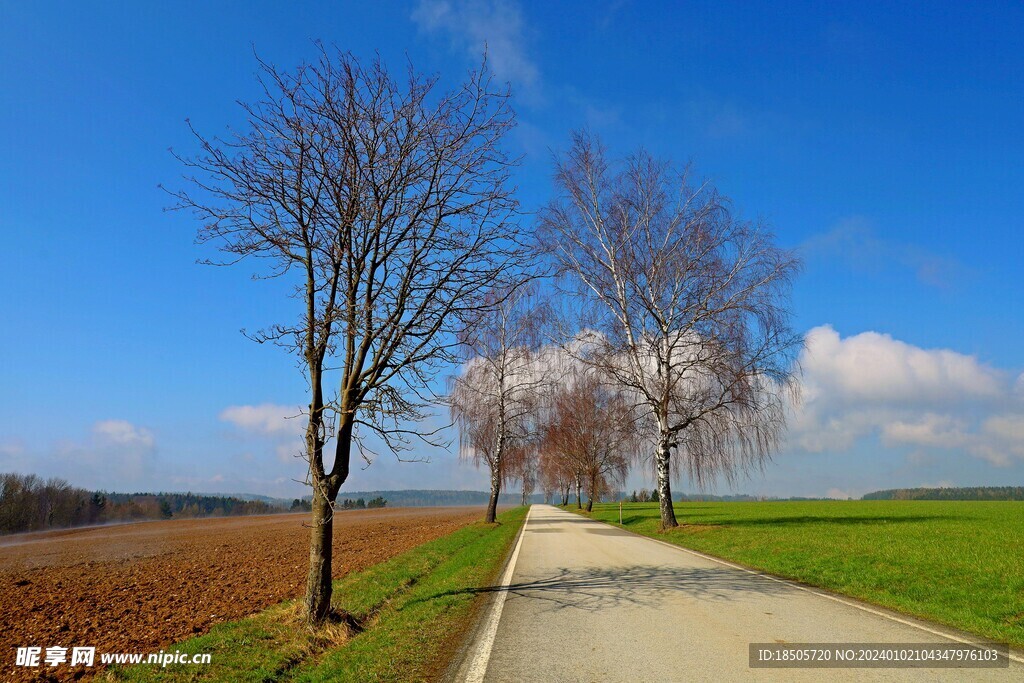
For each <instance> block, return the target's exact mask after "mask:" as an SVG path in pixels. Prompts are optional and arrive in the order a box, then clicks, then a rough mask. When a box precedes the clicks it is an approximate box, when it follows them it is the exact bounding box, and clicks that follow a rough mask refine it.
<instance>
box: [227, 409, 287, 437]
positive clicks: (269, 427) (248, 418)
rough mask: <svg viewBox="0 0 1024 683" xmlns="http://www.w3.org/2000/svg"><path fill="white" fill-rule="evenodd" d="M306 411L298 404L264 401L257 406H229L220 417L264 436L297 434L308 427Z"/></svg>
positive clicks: (240, 427)
mask: <svg viewBox="0 0 1024 683" xmlns="http://www.w3.org/2000/svg"><path fill="white" fill-rule="evenodd" d="M304 413H305V411H304V410H303V409H302V408H300V407H297V406H286V405H278V404H275V403H262V404H260V405H255V406H229V407H227V408H225V409H224V410H222V411H221V413H220V416H219V417H220V419H221V420H223V421H224V422H230V423H231V424H233V425H235V426H236V427H238V428H239V429H242V430H243V431H246V432H251V433H254V434H259V435H262V436H295V435H299V434H302V433H303V431H304V430H305V428H306V421H305V419H304Z"/></svg>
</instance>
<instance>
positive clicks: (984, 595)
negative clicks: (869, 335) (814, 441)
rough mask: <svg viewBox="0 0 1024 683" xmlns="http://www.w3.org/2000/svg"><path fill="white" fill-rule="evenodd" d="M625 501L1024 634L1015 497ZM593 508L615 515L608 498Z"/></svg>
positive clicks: (923, 605) (758, 555) (916, 607)
mask: <svg viewBox="0 0 1024 683" xmlns="http://www.w3.org/2000/svg"><path fill="white" fill-rule="evenodd" d="M675 509H676V515H677V517H678V520H679V522H680V524H681V525H682V526H680V527H679V528H677V529H674V530H671V531H668V532H661V531H659V530H658V522H659V516H658V505H657V503H625V504H623V526H625V527H626V528H627V529H629V530H631V531H635V532H637V533H641V534H645V535H649V536H652V537H655V538H659V539H661V540H665V541H669V542H671V543H676V544H678V545H682V546H685V547H687V548H693V549H694V550H699V551H702V552H705V553H708V554H710V555H715V556H718V557H722V558H725V559H728V560H732V561H734V562H737V563H739V564H743V565H746V566H748V567H753V568H756V569H760V570H763V571H766V572H769V573H771V574H775V575H778V576H784V577H786V578H790V579H795V580H797V581H801V582H804V583H807V584H810V585H813V586H819V587H822V588H826V589H829V590H832V591H836V592H838V593H844V594H846V595H850V596H853V597H856V598H861V599H863V600H866V601H869V602H873V603H876V604H878V605H883V606H885V607H889V608H891V609H895V610H898V611H900V612H904V613H907V614H911V615H915V616H919V617H924V618H927V619H931V620H933V621H936V622H939V623H943V624H947V625H949V626H953V627H956V628H960V629H963V630H965V631H970V632H973V633H976V634H979V635H981V636H984V637H987V638H992V639H994V640H997V641H1001V642H1009V643H1010V644H1011V645H1014V646H1017V647H1021V646H1024V502H952V501H812V502H763V503H677V504H676V506H675ZM592 516H593V517H594V518H595V519H599V520H602V521H605V522H612V523H616V524H617V523H618V518H619V507H618V504H604V505H597V506H595V508H594V512H593V514H592Z"/></svg>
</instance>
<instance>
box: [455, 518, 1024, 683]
mask: <svg viewBox="0 0 1024 683" xmlns="http://www.w3.org/2000/svg"><path fill="white" fill-rule="evenodd" d="M502 584H503V586H502V587H498V589H497V590H495V591H494V598H493V599H492V600H491V604H490V605H489V607H488V610H489V611H488V613H487V614H486V615H485V617H484V619H483V621H482V624H481V626H480V627H479V628H478V629H477V634H476V639H475V642H474V643H473V644H472V645H471V647H470V648H469V654H468V656H467V658H466V660H465V662H464V663H463V666H462V668H461V669H460V671H459V672H458V676H457V677H458V678H459V679H461V680H467V681H479V680H484V681H487V682H489V683H499V682H505V681H508V682H515V683H526V682H529V681H640V680H643V681H716V682H721V681H733V680H758V681H760V680H765V681H820V680H829V681H846V680H849V681H893V680H899V681H902V680H908V681H975V680H978V681H1003V680H1006V681H1009V680H1013V681H1021V680H1024V665H1022V664H1021V663H1019V662H1016V661H1011V662H1010V668H999V669H966V668H958V669H942V668H929V669H919V670H915V669H898V668H883V669H877V668H876V669H872V668H856V669H820V668H817V669H808V668H804V669H801V668H785V669H752V668H750V666H749V659H748V657H749V644H750V643H782V642H785V643H942V644H950V645H958V644H959V643H957V642H956V641H955V640H954V639H955V638H965V636H964V635H963V634H956V633H953V632H951V631H947V630H946V629H944V628H941V627H937V626H934V625H930V624H927V623H924V622H913V621H911V620H908V619H906V618H903V617H898V616H896V615H890V614H887V613H885V612H883V611H882V610H876V609H875V608H870V607H868V606H866V605H862V604H861V603H856V602H854V601H852V600H850V601H847V600H845V599H837V598H834V597H828V596H826V595H824V594H822V593H819V592H816V591H811V590H807V589H805V588H803V587H799V586H796V585H794V584H791V583H788V582H785V581H781V580H778V579H774V578H772V577H767V576H763V575H758V574H756V573H753V572H749V571H746V570H743V569H740V568H736V567H732V566H729V565H727V564H724V563H721V562H718V561H715V560H713V559H710V558H706V557H703V556H701V555H698V554H695V553H691V552H688V551H684V550H680V549H677V548H675V547H670V546H668V545H667V544H664V543H660V542H658V541H655V540H651V539H647V538H642V537H640V536H636V535H634V534H630V533H628V532H625V531H622V530H621V529H618V528H615V527H611V526H608V525H606V524H601V523H599V522H593V521H591V520H588V519H585V518H583V517H580V516H579V515H576V514H573V513H571V512H565V511H562V510H559V509H557V508H554V507H551V506H547V505H535V506H533V508H532V510H531V512H530V516H529V518H528V520H527V523H526V526H525V527H524V530H523V533H522V537H521V540H520V543H519V546H518V547H517V549H516V551H515V552H514V553H513V557H512V560H511V561H510V564H509V567H508V568H507V569H506V572H505V575H504V577H503V579H502ZM869 610H872V611H869ZM874 612H877V613H874ZM901 622H907V623H901ZM943 634H948V635H949V636H951V637H952V638H950V637H944V635H943Z"/></svg>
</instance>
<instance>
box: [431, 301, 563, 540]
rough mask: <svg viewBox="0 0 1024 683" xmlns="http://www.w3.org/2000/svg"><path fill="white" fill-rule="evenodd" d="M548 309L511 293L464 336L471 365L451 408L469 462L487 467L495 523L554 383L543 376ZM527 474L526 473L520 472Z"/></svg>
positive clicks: (458, 381)
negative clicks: (505, 486)
mask: <svg viewBox="0 0 1024 683" xmlns="http://www.w3.org/2000/svg"><path fill="white" fill-rule="evenodd" d="M541 321H542V307H541V306H540V305H539V304H538V303H537V301H536V298H535V296H534V293H533V289H532V288H531V287H521V288H519V289H518V290H516V291H513V292H510V293H507V294H506V295H504V296H503V300H502V301H501V302H500V303H499V304H498V305H496V306H495V307H494V308H492V309H490V310H489V311H487V312H485V313H484V314H482V315H481V316H480V318H479V319H478V320H477V321H476V324H475V325H473V326H472V327H471V328H469V329H468V330H467V331H466V333H464V334H463V335H462V338H461V339H462V348H463V352H464V353H465V356H466V362H465V364H464V365H463V367H462V369H461V374H459V375H458V376H456V377H454V378H452V388H451V392H450V394H449V398H448V401H449V406H450V407H451V413H452V417H453V418H454V419H455V422H456V424H457V425H458V427H459V437H460V439H459V440H460V446H461V452H462V455H463V457H466V458H470V459H472V460H473V461H475V462H476V463H477V464H478V465H480V464H484V465H487V468H488V470H489V472H490V479H491V495H490V499H489V500H488V503H487V516H486V521H487V522H488V523H493V522H494V520H495V515H496V509H497V505H498V496H499V495H500V494H501V485H502V483H504V482H508V481H511V480H514V479H515V478H516V475H517V468H516V467H514V466H513V465H514V461H516V460H519V459H521V458H526V457H529V456H530V454H531V452H532V451H531V450H530V446H529V444H528V441H529V439H530V438H531V436H532V433H533V422H534V416H535V410H536V406H537V402H538V396H539V394H540V392H541V391H542V389H543V387H544V386H545V383H546V382H547V381H548V378H546V377H544V376H543V374H542V373H540V372H538V363H537V362H538V358H539V350H540V346H541V333H540V325H541ZM520 469H521V468H520Z"/></svg>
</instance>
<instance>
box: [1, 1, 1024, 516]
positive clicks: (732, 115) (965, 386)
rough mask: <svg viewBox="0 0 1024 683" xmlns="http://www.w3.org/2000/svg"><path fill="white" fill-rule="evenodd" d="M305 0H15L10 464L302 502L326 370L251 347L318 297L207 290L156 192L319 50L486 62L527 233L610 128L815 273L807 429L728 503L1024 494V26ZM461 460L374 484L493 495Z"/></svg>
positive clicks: (7, 316) (964, 16) (798, 430)
mask: <svg viewBox="0 0 1024 683" xmlns="http://www.w3.org/2000/svg"><path fill="white" fill-rule="evenodd" d="M293 5H294V3H259V2H245V3H242V2H236V3H230V2H218V3H187V2H178V3H165V4H163V5H158V4H156V3H127V2H125V3H113V2H111V3H93V4H87V3H71V2H67V3H42V2H40V3H15V2H3V1H0V92H2V94H3V98H2V101H3V106H2V107H0V234H2V237H3V242H2V243H3V250H4V255H5V258H4V260H3V267H2V268H0V293H2V297H0V331H2V333H0V471H5V470H11V469H16V470H21V471H34V472H37V473H40V474H44V475H61V476H64V477H65V478H67V479H69V480H71V481H72V482H73V483H76V484H79V485H83V486H90V487H105V488H108V489H117V490H126V489H131V490H135V489H154V488H160V489H168V490H184V489H191V490H196V491H251V492H255V493H267V494H274V495H286V496H291V495H299V494H301V493H302V492H303V488H302V487H301V486H300V485H299V484H297V483H295V482H294V481H293V480H295V479H301V478H302V475H303V468H302V464H301V462H300V461H298V460H295V459H293V458H291V457H290V455H291V453H292V452H294V450H295V449H296V446H295V443H294V442H295V435H294V433H295V431H296V425H297V421H294V420H292V421H288V420H283V419H281V418H282V416H284V415H287V414H291V413H293V412H294V409H293V408H291V406H296V405H298V404H300V403H302V402H303V400H304V392H303V390H304V384H303V382H302V380H301V376H300V374H299V372H298V369H297V367H296V365H295V363H294V361H293V360H292V359H290V358H288V357H286V356H283V355H282V354H281V353H280V352H278V351H276V350H275V349H271V348H265V347H261V346H258V345H256V344H253V343H251V342H249V341H247V340H246V339H245V338H244V337H242V336H241V335H240V334H239V330H240V329H241V328H244V327H248V328H257V327H260V326H262V325H266V324H267V323H270V322H273V321H274V320H276V319H279V318H281V317H284V316H288V315H289V314H290V310H291V309H290V306H291V305H292V302H290V301H289V300H287V299H286V298H284V297H282V296H280V290H279V289H275V287H276V285H273V284H269V285H268V284H266V283H254V282H252V281H251V280H249V278H248V274H249V271H248V270H247V269H245V268H227V269H217V268H209V267H203V266H199V265H196V263H195V261H196V259H197V258H200V257H203V256H208V255H210V254H209V253H207V252H204V251H203V250H202V249H200V248H199V247H196V246H195V245H194V244H193V238H194V234H195V228H196V226H195V224H194V223H193V222H192V221H191V219H190V218H189V217H188V216H186V215H183V214H176V213H166V212H164V211H163V207H164V206H165V205H166V204H168V201H167V198H166V196H165V195H164V194H163V193H162V192H161V190H159V189H158V184H159V183H164V184H168V185H174V184H175V183H176V182H177V178H178V177H179V176H180V168H179V167H178V166H177V164H176V162H175V161H174V160H173V158H172V157H171V155H170V154H169V152H168V148H172V147H173V148H174V149H175V150H178V151H182V152H185V153H188V152H190V151H193V149H194V147H193V144H194V143H193V141H192V140H191V139H190V136H189V133H188V129H187V127H186V124H185V119H186V118H189V119H191V121H192V123H193V124H194V125H195V126H196V127H197V128H198V129H199V130H202V131H204V132H207V133H216V132H218V131H222V130H223V129H224V128H225V127H226V126H229V125H232V124H235V125H237V124H239V122H240V121H241V117H240V112H239V108H238V106H237V105H236V103H235V102H236V100H248V99H254V98H255V97H256V96H257V89H256V83H255V79H254V75H255V71H256V62H255V59H254V57H253V49H255V50H257V51H258V52H259V54H260V55H261V56H262V57H264V58H265V59H267V60H269V61H272V62H274V63H277V64H279V65H281V66H289V67H290V66H293V65H296V64H298V63H299V62H300V61H302V60H304V59H309V58H311V57H312V56H313V55H314V52H315V50H314V47H313V44H312V41H313V40H315V39H321V40H323V41H325V42H328V43H335V44H337V45H338V46H340V47H343V48H346V49H350V50H352V51H353V52H355V53H356V54H357V55H360V56H364V57H369V56H372V55H373V54H374V52H378V53H379V54H380V55H381V57H382V58H383V59H384V60H385V61H387V62H388V63H390V64H392V65H397V66H398V67H401V66H402V64H403V62H404V60H405V59H406V58H408V59H410V60H411V61H412V62H413V63H414V64H415V65H416V66H417V67H418V68H419V69H420V70H423V71H427V72H434V73H438V74H440V75H441V77H442V79H443V80H445V81H446V82H454V81H456V80H457V79H459V78H461V77H462V76H463V75H464V74H465V72H466V70H467V69H468V68H470V67H471V66H473V65H474V63H476V62H477V61H478V59H479V54H480V52H481V51H482V48H483V45H484V43H485V42H486V43H487V45H488V46H489V52H490V57H491V61H492V65H493V66H494V68H495V70H496V71H497V72H498V74H499V76H501V77H502V78H505V79H508V80H509V81H510V82H511V83H512V86H513V88H514V91H515V93H516V105H517V109H518V111H519V115H520V126H519V128H518V129H517V130H516V132H515V133H514V135H513V137H512V139H511V140H510V144H511V145H513V146H514V147H515V148H516V149H517V150H518V151H520V152H521V153H523V154H524V155H525V159H524V163H523V164H522V166H521V168H520V169H519V170H518V172H517V181H518V183H519V186H520V188H521V199H522V202H523V204H524V207H525V208H527V209H533V208H536V207H537V206H538V205H540V204H541V203H543V202H544V201H545V200H546V198H547V197H548V194H549V193H550V191H551V183H550V172H551V166H550V159H551V152H552V150H558V149H559V148H561V147H563V146H564V145H565V143H566V140H567V136H568V133H569V131H571V130H572V129H574V128H579V127H582V126H587V127H589V128H591V129H592V130H594V131H595V132H597V133H599V134H600V135H602V136H603V137H604V139H605V141H606V142H607V143H608V145H609V147H610V148H611V149H612V151H613V152H626V151H629V150H631V149H633V148H635V147H637V146H639V145H643V146H646V147H647V148H649V149H650V150H651V151H653V152H654V153H655V154H657V155H660V156H666V157H671V158H673V159H675V160H678V161H682V162H685V161H691V162H692V163H693V165H694V169H695V171H696V172H697V173H698V174H699V175H701V176H705V177H708V178H710V179H712V180H713V181H714V182H715V183H716V184H717V186H718V187H719V189H720V190H722V191H723V192H724V193H726V194H728V195H729V196H731V197H732V199H733V202H734V206H735V208H736V209H737V211H739V212H740V213H741V214H742V215H744V216H746V217H750V218H758V217H760V218H763V219H764V220H766V221H767V222H769V223H770V224H771V225H772V226H773V227H774V229H775V231H776V233H777V234H778V238H779V241H780V242H781V243H782V244H784V245H786V246H789V247H793V248H797V249H800V250H801V252H802V253H803V256H804V258H805V270H804V273H803V274H802V276H801V277H800V279H799V281H798V282H797V285H796V288H795V291H794V307H795V312H796V322H797V326H798V327H799V329H801V330H805V331H808V332H810V333H811V334H810V337H809V339H810V343H809V349H808V353H809V354H810V355H809V356H807V357H806V358H805V359H804V360H805V363H804V365H805V384H806V387H805V402H804V405H803V406H801V407H800V408H799V409H798V411H797V413H796V414H795V415H794V420H793V428H792V430H791V436H790V439H789V443H787V446H786V448H785V449H784V450H783V452H781V453H780V454H779V455H778V457H777V458H776V459H775V463H774V464H773V465H771V466H769V468H768V470H767V471H766V472H765V474H764V475H761V474H755V475H753V476H752V477H751V478H750V479H748V480H744V481H741V482H738V483H736V484H735V485H733V486H732V487H730V486H727V485H722V486H720V487H719V491H720V492H726V491H728V490H730V489H734V490H739V491H746V492H751V493H760V494H765V495H790V494H792V495H823V494H826V493H829V492H832V493H833V494H834V495H842V494H851V495H859V494H860V493H863V492H865V491H868V490H872V489H877V488H885V487H891V486H916V485H921V484H957V485H977V484H1004V485H1006V484H1015V485H1020V484H1024V379H1022V372H1024V356H1022V355H1021V344H1020V341H1021V339H1024V305H1022V303H1021V301H1022V296H1021V295H1022V290H1024V285H1022V278H1021V273H1022V268H1021V262H1022V257H1024V246H1022V244H1024V241H1022V237H1021V234H1022V228H1024V219H1022V216H1024V191H1022V189H1024V129H1022V126H1021V122H1024V81H1022V74H1024V38H1022V35H1024V32H1022V31H1021V30H1020V29H1021V26H1024V7H1022V6H1021V5H1020V4H1019V3H1005V4H1002V3H986V5H985V7H983V8H982V7H972V6H969V5H968V4H965V3H949V4H945V5H944V4H942V3H920V4H917V3H901V4H899V5H898V6H897V5H893V4H892V3H787V4H786V5H785V7H779V6H775V7H772V6H770V5H768V4H763V5H762V4H759V3H749V2H743V3H726V2H714V3H641V2H573V3H568V2H567V3H525V2H514V1H512V0H507V1H504V2H493V1H490V2H474V3H469V2H462V1H455V0H452V1H450V2H444V1H441V0H423V1H420V2H412V3H394V2H381V3H363V2H360V3H356V2H351V3H344V2H332V3H304V4H303V5H302V6H301V7H295V6H293ZM524 220H529V218H528V217H526V218H524ZM867 380H870V381H867ZM431 460H432V462H431V463H429V464H424V463H398V462H396V461H395V459H394V457H393V456H390V455H388V454H383V455H381V456H380V457H379V458H378V459H377V461H376V462H375V463H374V464H373V465H372V466H371V467H368V468H366V469H364V470H359V471H357V472H355V473H354V474H353V476H352V477H351V478H350V481H349V483H348V484H346V487H345V488H346V489H348V490H355V489H370V488H403V487H424V488H427V487H429V488H482V487H483V486H484V478H483V476H482V475H481V474H480V473H478V472H476V471H475V470H474V469H473V468H472V467H470V466H467V465H460V464H459V463H458V462H457V460H456V459H455V458H454V457H453V456H452V455H450V454H446V453H443V452H435V453H433V454H431ZM648 481H649V480H648ZM630 483H631V485H635V486H640V485H643V484H644V483H645V477H644V475H643V474H640V473H638V474H637V475H636V476H634V477H633V479H632V481H631V482H630ZM677 487H678V488H680V489H682V490H689V489H690V488H691V487H689V485H688V484H687V482H685V481H684V482H679V483H678V484H677Z"/></svg>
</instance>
